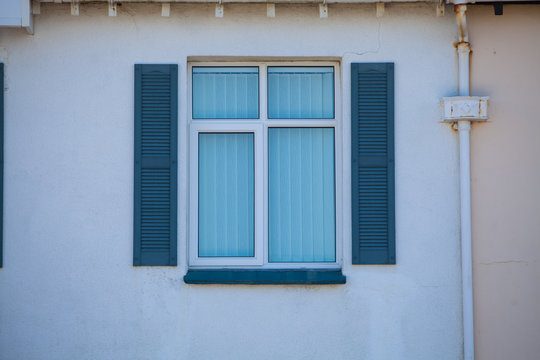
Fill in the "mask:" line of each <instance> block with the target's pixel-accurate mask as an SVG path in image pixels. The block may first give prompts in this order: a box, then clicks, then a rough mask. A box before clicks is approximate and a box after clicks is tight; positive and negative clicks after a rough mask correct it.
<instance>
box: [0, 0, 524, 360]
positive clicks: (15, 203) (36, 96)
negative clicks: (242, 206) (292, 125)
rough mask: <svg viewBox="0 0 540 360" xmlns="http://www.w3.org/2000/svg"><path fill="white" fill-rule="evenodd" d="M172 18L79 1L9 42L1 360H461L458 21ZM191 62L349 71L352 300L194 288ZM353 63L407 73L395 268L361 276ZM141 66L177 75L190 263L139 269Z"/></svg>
mask: <svg viewBox="0 0 540 360" xmlns="http://www.w3.org/2000/svg"><path fill="white" fill-rule="evenodd" d="M160 13H161V8H160V6H159V5H130V4H123V5H122V6H121V7H119V12H118V17H108V16H107V8H106V6H105V4H97V5H96V4H93V5H89V4H83V5H81V10H80V16H78V17H75V16H71V15H70V8H69V5H58V4H42V6H41V15H38V16H36V17H35V35H34V36H30V35H27V34H25V33H24V31H22V30H0V60H2V61H3V62H5V64H6V65H5V66H6V68H5V71H6V81H5V99H6V101H5V103H6V109H5V119H6V121H5V203H4V206H5V212H4V213H5V215H4V216H5V219H4V221H5V225H4V226H5V227H4V267H3V268H2V269H0V359H3V360H11V359H29V360H31V359H51V360H53V359H75V358H76V359H216V358H224V359H415V360H421V359H426V360H432V359H441V360H442V359H448V360H455V359H459V358H461V356H462V330H461V290H460V265H459V264H460V260H459V259H460V258H459V216H458V215H459V214H458V209H459V196H458V176H457V174H458V172H457V171H458V169H457V155H458V154H457V135H456V133H455V132H454V131H452V130H451V129H450V127H449V126H448V125H445V124H441V123H439V99H440V98H441V97H443V96H452V95H455V94H456V57H455V49H454V48H453V47H452V42H453V41H455V38H456V35H455V31H456V30H455V24H454V23H455V21H454V17H453V15H452V12H451V8H448V9H447V15H446V16H445V17H436V16H435V5H433V4H430V5H394V4H390V5H387V6H386V11H385V14H384V16H383V17H382V18H377V17H376V16H375V6H374V5H347V6H345V5H339V6H338V5H331V6H329V18H328V19H320V18H319V16H318V15H319V13H318V7H317V6H316V5H303V6H292V5H276V18H273V19H272V18H267V17H266V6H265V5H264V4H260V5H226V6H225V17H224V18H222V19H218V18H215V16H214V6H213V5H173V6H172V8H171V17H170V18H164V17H161V16H160ZM188 56H209V57H211V56H236V57H241V56H260V57H263V58H264V57H270V56H272V57H283V56H298V57H312V58H319V57H333V58H336V59H340V61H341V62H342V66H341V71H342V73H341V74H338V76H341V78H342V79H341V85H342V86H341V89H340V92H341V93H342V97H341V98H338V99H337V104H336V106H337V107H339V108H340V110H341V115H342V118H341V119H340V120H339V121H340V125H339V126H338V131H337V133H336V134H337V139H336V146H337V147H338V148H341V149H342V153H343V159H342V164H338V167H341V169H342V171H343V174H342V177H341V178H342V183H338V184H337V186H338V199H337V200H338V206H339V207H340V211H338V213H340V214H341V215H340V216H339V217H338V219H337V223H336V224H337V226H339V227H341V228H342V231H341V233H342V236H341V238H338V241H340V242H342V243H343V250H342V253H341V254H338V258H341V259H342V264H343V272H344V274H345V275H346V276H347V284H346V285H336V286H255V287H250V286H193V285H191V286H190V285H186V284H184V283H183V281H182V276H183V275H184V274H185V272H186V270H187V267H188V264H187V251H186V249H187V244H186V238H187V233H188V229H187V224H188V206H187V200H188V193H187V192H188V188H189V187H188V183H187V179H188V178H189V176H188V175H189V174H188V172H187V171H188V164H187V161H188V154H187V150H188V148H189V146H188V138H189V137H188V132H187V99H188V93H187V91H188V90H187V81H186V78H187V76H188V74H187V57H188ZM352 61H362V62H380V61H390V62H394V63H395V74H396V75H395V129H396V136H395V139H396V218H397V226H396V229H397V236H396V242H397V265H395V266H358V265H356V266H352V265H351V249H350V244H351V231H350V222H351V215H350V200H349V198H350V185H349V184H350V166H349V161H350V150H349V148H350V134H349V133H350V124H349V119H350V63H351V62H352ZM135 63H178V64H179V156H178V157H179V169H178V170H179V171H178V174H179V185H178V186H179V187H178V194H179V199H178V203H179V211H178V224H179V228H178V230H179V231H178V252H179V265H178V267H171V268H167V267H160V268H148V267H142V268H134V267H132V249H133V231H132V224H133V220H132V217H133V198H132V197H133V86H134V80H133V78H134V77H133V69H134V64H135ZM494 123H495V124H498V123H499V121H494ZM488 126H489V125H487V126H486V128H487V127H488ZM475 130H476V129H475ZM488 140H490V139H488ZM531 146H532V145H531ZM496 164H499V163H498V162H497V163H496ZM529 170H530V169H529ZM525 200H526V199H525ZM504 259H506V258H504ZM515 266H520V265H515Z"/></svg>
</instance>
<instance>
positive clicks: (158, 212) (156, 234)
mask: <svg viewBox="0 0 540 360" xmlns="http://www.w3.org/2000/svg"><path fill="white" fill-rule="evenodd" d="M177 110H178V65H142V64H137V65H135V204H134V205H135V206H134V210H135V214H134V249H133V250H134V251H133V265H134V266H160V265H161V266H166V265H168V266H176V263H177V254H176V206H177V205H176V201H177V196H176V192H177V190H176V187H177V136H178V135H177V134H178V131H177V127H178V125H177Z"/></svg>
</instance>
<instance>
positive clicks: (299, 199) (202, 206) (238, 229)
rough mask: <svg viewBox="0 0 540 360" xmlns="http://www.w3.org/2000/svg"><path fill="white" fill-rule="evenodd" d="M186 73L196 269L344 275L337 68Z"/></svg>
mask: <svg viewBox="0 0 540 360" xmlns="http://www.w3.org/2000/svg"><path fill="white" fill-rule="evenodd" d="M189 71H190V74H191V84H190V88H191V102H190V103H191V109H190V111H189V113H190V114H191V121H190V166H189V167H190V173H189V174H190V175H189V176H190V205H189V206H190V228H189V264H190V266H191V267H245V266H248V267H253V268H258V269H276V268H277V269H279V268H282V269H283V268H287V269H295V268H338V267H339V266H340V261H341V260H340V257H341V256H340V254H341V241H340V240H339V239H340V238H341V234H340V231H339V227H338V226H336V220H337V219H339V215H340V213H339V211H338V209H339V207H338V206H336V200H337V199H338V198H339V196H336V194H337V192H338V191H339V188H338V187H336V184H338V183H340V176H341V175H340V174H341V172H340V171H337V170H338V168H339V166H340V165H339V164H341V152H340V151H338V150H337V147H336V139H337V138H339V136H340V134H341V126H340V121H339V115H338V114H337V111H336V110H337V109H338V107H337V106H336V99H337V98H338V95H339V94H337V92H338V91H337V89H339V86H338V85H337V81H338V78H339V77H337V76H336V74H339V68H338V64H336V63H322V62H321V63H316V64H315V63H301V64H299V63H257V64H253V63H248V64H246V63H239V64H227V65H226V66H224V65H223V63H196V64H190V66H189Z"/></svg>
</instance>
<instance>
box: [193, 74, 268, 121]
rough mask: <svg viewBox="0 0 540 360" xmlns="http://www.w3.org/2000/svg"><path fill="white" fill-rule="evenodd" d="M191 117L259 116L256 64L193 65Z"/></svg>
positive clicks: (242, 117) (247, 117)
mask: <svg viewBox="0 0 540 360" xmlns="http://www.w3.org/2000/svg"><path fill="white" fill-rule="evenodd" d="M193 118H194V119H257V118H259V68H258V67H194V68H193Z"/></svg>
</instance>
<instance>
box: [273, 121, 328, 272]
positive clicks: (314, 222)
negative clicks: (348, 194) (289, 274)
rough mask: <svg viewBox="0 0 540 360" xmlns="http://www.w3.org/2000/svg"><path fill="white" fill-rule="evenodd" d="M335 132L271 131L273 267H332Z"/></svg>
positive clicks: (322, 129) (313, 130) (323, 130)
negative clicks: (318, 264) (309, 264)
mask: <svg viewBox="0 0 540 360" xmlns="http://www.w3.org/2000/svg"><path fill="white" fill-rule="evenodd" d="M334 189H335V181H334V129H333V128H269V129H268V201H269V204H268V242H269V244H268V246H269V261H270V262H333V261H335V259H336V250H335V191H334Z"/></svg>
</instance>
